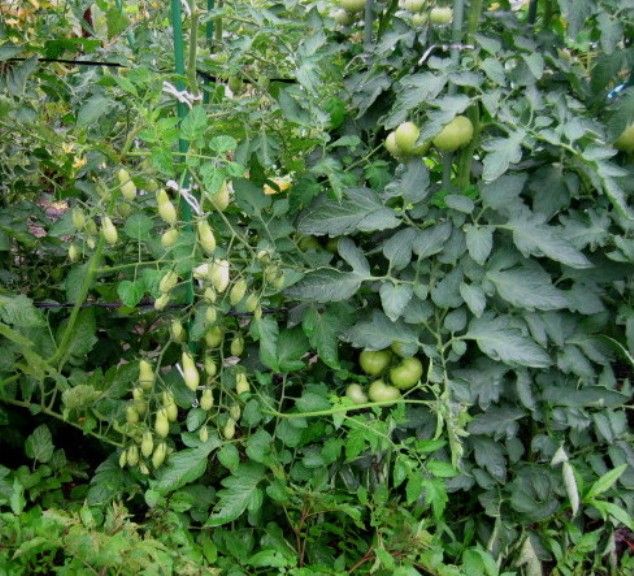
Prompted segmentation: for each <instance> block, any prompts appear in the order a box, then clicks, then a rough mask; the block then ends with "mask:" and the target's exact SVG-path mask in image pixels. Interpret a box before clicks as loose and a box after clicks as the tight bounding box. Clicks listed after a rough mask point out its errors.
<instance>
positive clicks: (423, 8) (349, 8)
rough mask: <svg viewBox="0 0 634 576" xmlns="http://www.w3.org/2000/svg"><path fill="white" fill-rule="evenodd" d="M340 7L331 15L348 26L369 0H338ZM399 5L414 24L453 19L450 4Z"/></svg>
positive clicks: (403, 1) (406, 0)
mask: <svg viewBox="0 0 634 576" xmlns="http://www.w3.org/2000/svg"><path fill="white" fill-rule="evenodd" d="M336 3H337V5H338V8H336V9H335V10H333V11H332V13H331V16H332V18H333V19H334V20H335V22H336V23H337V24H341V25H342V26H346V25H348V24H350V23H351V22H353V21H354V20H355V18H357V17H358V15H359V14H360V13H361V12H363V11H364V10H365V6H366V4H367V0H336ZM399 7H400V8H402V9H403V10H405V11H406V12H407V13H408V14H409V15H410V16H411V21H412V24H415V25H423V24H427V23H428V22H431V23H432V24H434V25H436V26H446V25H447V24H451V22H452V21H453V10H452V9H451V8H450V7H449V6H435V5H434V4H433V3H430V2H428V0H399Z"/></svg>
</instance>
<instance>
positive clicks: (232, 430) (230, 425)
mask: <svg viewBox="0 0 634 576" xmlns="http://www.w3.org/2000/svg"><path fill="white" fill-rule="evenodd" d="M222 435H223V436H224V437H225V438H226V439H227V440H231V439H232V438H233V437H234V436H235V435H236V422H235V420H233V419H232V418H229V420H227V423H226V424H225V426H224V428H223V429H222Z"/></svg>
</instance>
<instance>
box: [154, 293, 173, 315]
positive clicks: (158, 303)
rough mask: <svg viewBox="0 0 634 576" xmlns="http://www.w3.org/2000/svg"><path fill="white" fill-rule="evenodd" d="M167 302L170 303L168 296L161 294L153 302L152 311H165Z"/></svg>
mask: <svg viewBox="0 0 634 576" xmlns="http://www.w3.org/2000/svg"><path fill="white" fill-rule="evenodd" d="M169 302H170V295H169V294H162V295H161V296H159V297H158V298H157V299H156V300H155V301H154V310H158V311H160V310H165V308H166V307H167V305H168V304H169Z"/></svg>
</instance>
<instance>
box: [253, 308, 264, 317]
mask: <svg viewBox="0 0 634 576" xmlns="http://www.w3.org/2000/svg"><path fill="white" fill-rule="evenodd" d="M253 317H254V318H255V319H256V320H259V319H260V318H262V306H258V307H257V308H256V309H255V310H254V311H253Z"/></svg>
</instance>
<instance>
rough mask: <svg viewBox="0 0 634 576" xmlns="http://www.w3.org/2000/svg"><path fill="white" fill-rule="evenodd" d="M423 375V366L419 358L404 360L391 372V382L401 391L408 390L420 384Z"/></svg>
mask: <svg viewBox="0 0 634 576" xmlns="http://www.w3.org/2000/svg"><path fill="white" fill-rule="evenodd" d="M422 375H423V364H422V363H421V361H420V360H419V359H418V358H404V359H403V361H402V362H401V363H400V364H399V365H398V366H394V368H392V369H391V370H390V382H392V384H394V386H396V387H397V388H398V389H400V390H406V389H407V388H411V387H412V386H414V385H415V384H417V383H418V381H419V380H420V377H421V376H422Z"/></svg>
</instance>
